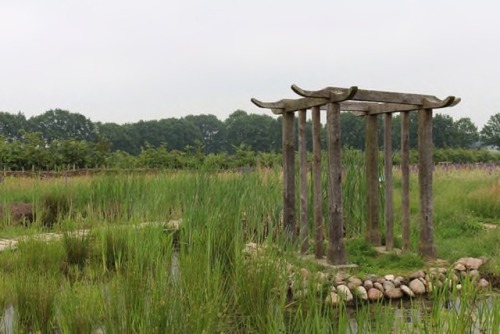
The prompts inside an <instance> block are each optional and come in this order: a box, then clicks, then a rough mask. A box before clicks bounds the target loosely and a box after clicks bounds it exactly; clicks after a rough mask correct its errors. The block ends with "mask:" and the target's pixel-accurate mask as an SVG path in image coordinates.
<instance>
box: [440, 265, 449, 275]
mask: <svg viewBox="0 0 500 334" xmlns="http://www.w3.org/2000/svg"><path fill="white" fill-rule="evenodd" d="M438 272H439V273H440V274H443V275H445V274H446V273H447V272H448V270H447V269H446V268H443V267H440V268H438Z"/></svg>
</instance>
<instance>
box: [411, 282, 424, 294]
mask: <svg viewBox="0 0 500 334" xmlns="http://www.w3.org/2000/svg"><path fill="white" fill-rule="evenodd" d="M409 287H410V290H411V291H413V293H414V294H416V295H423V294H424V293H425V285H424V284H423V283H422V282H421V281H420V280H418V279H414V280H412V281H411V282H410V286H409Z"/></svg>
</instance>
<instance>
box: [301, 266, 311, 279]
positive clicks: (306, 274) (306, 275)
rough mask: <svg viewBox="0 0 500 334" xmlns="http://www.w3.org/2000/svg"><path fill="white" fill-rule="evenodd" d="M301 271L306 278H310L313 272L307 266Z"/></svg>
mask: <svg viewBox="0 0 500 334" xmlns="http://www.w3.org/2000/svg"><path fill="white" fill-rule="evenodd" d="M299 272H300V275H301V276H302V278H304V279H308V278H309V277H310V276H311V272H310V271H309V270H308V269H306V268H300V270H299Z"/></svg>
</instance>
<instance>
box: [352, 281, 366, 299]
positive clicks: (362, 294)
mask: <svg viewBox="0 0 500 334" xmlns="http://www.w3.org/2000/svg"><path fill="white" fill-rule="evenodd" d="M354 291H355V293H356V297H358V298H359V299H361V300H368V292H367V291H366V289H365V287H364V286H362V285H360V286H358V287H357V288H356V290H354Z"/></svg>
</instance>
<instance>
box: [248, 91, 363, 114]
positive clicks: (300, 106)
mask: <svg viewBox="0 0 500 334" xmlns="http://www.w3.org/2000/svg"><path fill="white" fill-rule="evenodd" d="M357 90H358V88H357V87H351V88H349V89H345V90H344V91H342V92H332V93H331V94H330V95H328V96H327V97H318V98H310V97H304V98H300V99H283V100H279V101H276V102H262V101H259V100H257V99H255V98H252V99H251V101H252V102H253V104H255V105H256V106H257V107H259V108H267V109H271V111H272V112H273V113H275V114H277V115H279V114H283V113H286V112H294V111H298V110H306V109H310V108H312V107H319V106H322V105H326V104H328V103H334V102H341V101H346V100H350V99H351V98H352V97H353V96H354V95H355V94H356V92H357Z"/></svg>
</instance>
